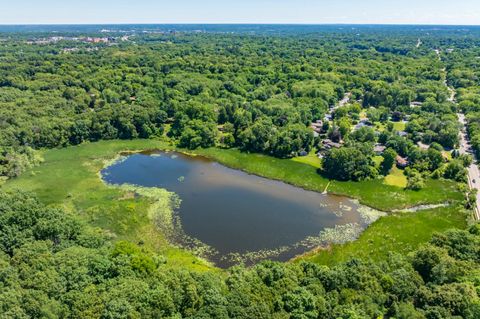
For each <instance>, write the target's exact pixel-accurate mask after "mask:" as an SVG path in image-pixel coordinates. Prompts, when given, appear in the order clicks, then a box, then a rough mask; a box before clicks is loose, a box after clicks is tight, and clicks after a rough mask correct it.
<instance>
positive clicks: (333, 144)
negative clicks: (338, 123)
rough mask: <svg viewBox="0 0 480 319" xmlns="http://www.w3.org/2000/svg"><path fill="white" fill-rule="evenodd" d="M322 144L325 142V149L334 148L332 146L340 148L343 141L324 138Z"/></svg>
mask: <svg viewBox="0 0 480 319" xmlns="http://www.w3.org/2000/svg"><path fill="white" fill-rule="evenodd" d="M322 144H323V149H324V150H330V149H332V148H340V147H342V144H341V143H336V142H333V141H332V140H330V139H326V140H323V141H322Z"/></svg>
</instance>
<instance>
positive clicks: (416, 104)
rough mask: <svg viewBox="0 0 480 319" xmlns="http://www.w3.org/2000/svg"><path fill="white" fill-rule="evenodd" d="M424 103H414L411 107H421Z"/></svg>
mask: <svg viewBox="0 0 480 319" xmlns="http://www.w3.org/2000/svg"><path fill="white" fill-rule="evenodd" d="M422 105H423V103H422V102H412V103H410V107H419V106H422Z"/></svg>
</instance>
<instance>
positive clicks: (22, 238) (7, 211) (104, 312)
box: [0, 192, 480, 319]
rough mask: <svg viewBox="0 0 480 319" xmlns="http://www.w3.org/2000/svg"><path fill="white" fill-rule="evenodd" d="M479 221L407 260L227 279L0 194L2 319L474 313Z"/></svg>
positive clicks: (31, 200) (271, 269)
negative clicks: (178, 264)
mask: <svg viewBox="0 0 480 319" xmlns="http://www.w3.org/2000/svg"><path fill="white" fill-rule="evenodd" d="M479 249H480V229H479V227H478V226H476V227H472V228H471V229H470V230H469V231H461V230H454V231H450V232H447V233H445V234H438V235H436V236H434V238H433V239H432V240H431V242H430V243H429V244H428V245H425V246H424V247H422V248H421V249H419V250H418V251H416V252H414V253H413V254H412V255H411V256H408V257H406V256H398V255H392V256H391V257H390V258H389V259H388V260H385V261H384V262H381V263H371V262H364V261H360V260H351V261H350V262H348V263H346V264H343V265H338V266H336V267H332V268H329V267H326V266H319V265H317V264H312V263H305V262H302V263H294V264H291V263H290V264H283V263H274V262H264V263H261V264H259V265H257V266H254V267H252V268H243V267H240V266H239V267H234V268H231V269H230V270H229V271H228V272H227V273H226V274H225V275H219V274H216V273H211V272H210V273H197V272H191V271H187V270H182V269H174V270H172V269H171V268H167V265H168V263H169V260H166V259H165V258H164V257H163V256H158V255H156V254H155V253H153V252H150V251H148V250H146V249H144V248H142V247H141V246H138V245H136V244H133V243H129V242H117V243H115V244H114V245H112V244H111V243H110V241H109V240H108V237H107V235H106V234H104V233H102V231H101V230H99V229H92V228H90V227H88V226H87V225H85V224H83V223H82V222H81V221H79V220H78V219H76V218H75V217H74V216H72V215H70V214H68V213H66V212H64V211H62V210H60V209H56V208H48V207H45V206H44V205H42V204H40V203H39V202H38V201H37V200H36V199H35V197H33V196H32V195H29V194H26V193H21V192H16V193H0V288H1V289H0V313H1V315H0V316H1V317H2V318H58V317H62V318H382V317H383V318H405V319H411V318H472V319H473V318H478V317H479V316H480V300H479V298H478V295H477V291H478V278H479V275H480V273H479V269H480V267H479V266H480V258H479V257H480V250H479Z"/></svg>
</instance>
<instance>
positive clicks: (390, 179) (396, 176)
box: [384, 167, 407, 188]
mask: <svg viewBox="0 0 480 319" xmlns="http://www.w3.org/2000/svg"><path fill="white" fill-rule="evenodd" d="M384 183H385V184H386V185H390V186H396V187H400V188H405V187H407V176H405V174H403V170H401V169H399V168H397V167H393V168H392V170H391V171H390V174H388V175H387V176H385V180H384Z"/></svg>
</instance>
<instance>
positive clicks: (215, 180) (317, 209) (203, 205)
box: [102, 152, 368, 267]
mask: <svg viewBox="0 0 480 319" xmlns="http://www.w3.org/2000/svg"><path fill="white" fill-rule="evenodd" d="M102 177H103V179H104V180H105V181H106V182H107V183H109V184H115V185H120V184H133V185H140V186H143V187H160V188H165V189H167V190H169V191H172V192H175V193H176V194H177V195H179V197H180V199H181V204H180V207H179V208H178V211H177V214H178V219H179V220H180V224H181V231H182V233H183V234H185V235H186V236H188V237H189V238H195V239H198V240H199V241H201V242H202V243H203V244H206V245H208V246H209V247H211V248H213V249H214V250H215V253H210V254H209V256H207V257H208V258H209V259H210V260H211V261H213V262H215V263H216V264H217V265H219V266H221V267H226V266H230V265H232V264H233V263H235V262H237V261H238V260H239V259H241V260H243V261H244V262H245V263H247V264H249V263H252V262H255V261H258V260H260V259H264V258H268V259H274V260H282V261H283V260H288V259H290V258H292V257H294V256H295V255H298V254H301V253H304V252H305V251H308V250H309V249H312V248H313V247H314V246H316V245H318V241H315V240H314V239H315V238H318V237H319V235H321V234H324V235H325V230H327V232H328V230H330V232H329V233H332V230H335V228H336V227H337V228H336V230H337V231H336V233H337V234H336V235H333V236H340V237H342V236H347V234H346V233H348V232H350V233H352V231H353V233H354V234H358V230H361V229H363V228H365V226H366V225H367V224H368V220H366V218H365V217H364V216H363V217H362V214H360V212H359V211H360V210H359V205H358V204H357V203H356V202H354V201H352V200H349V199H347V198H343V197H338V196H333V195H324V194H320V193H316V192H311V191H306V190H304V189H301V188H297V187H294V186H291V185H288V184H285V183H282V182H278V181H273V180H269V179H265V178H262V177H258V176H254V175H250V174H247V173H245V172H242V171H238V170H234V169H230V168H228V167H225V166H223V165H220V164H218V163H216V162H214V161H211V160H209V159H207V158H204V157H200V156H195V157H191V156H187V155H183V154H179V153H175V152H169V153H165V152H149V153H139V154H134V155H129V156H127V157H126V158H124V159H123V160H122V161H119V162H117V163H114V164H113V165H111V166H109V167H107V168H105V169H104V170H103V171H102ZM342 225H343V228H342ZM352 229H353V230H352ZM334 233H335V232H334ZM331 236H332V235H331V234H330V237H331ZM354 236H355V235H354ZM327 237H328V236H327ZM330 237H328V238H330ZM322 240H325V238H323V239H322V238H320V241H322ZM243 257H244V258H243Z"/></svg>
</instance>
